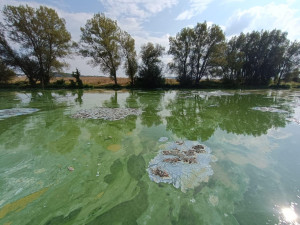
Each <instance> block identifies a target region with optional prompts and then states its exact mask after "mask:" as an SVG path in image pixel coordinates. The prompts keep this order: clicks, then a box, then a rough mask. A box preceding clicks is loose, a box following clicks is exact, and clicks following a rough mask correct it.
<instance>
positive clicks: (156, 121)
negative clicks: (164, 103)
mask: <svg viewBox="0 0 300 225" xmlns="http://www.w3.org/2000/svg"><path fill="white" fill-rule="evenodd" d="M136 95H137V98H138V102H139V105H140V108H141V109H142V110H143V113H142V115H141V120H142V125H145V126H147V127H151V126H158V125H160V124H161V123H162V118H161V116H160V115H159V112H160V111H161V100H162V98H163V96H164V92H162V91H149V92H137V93H136Z"/></svg>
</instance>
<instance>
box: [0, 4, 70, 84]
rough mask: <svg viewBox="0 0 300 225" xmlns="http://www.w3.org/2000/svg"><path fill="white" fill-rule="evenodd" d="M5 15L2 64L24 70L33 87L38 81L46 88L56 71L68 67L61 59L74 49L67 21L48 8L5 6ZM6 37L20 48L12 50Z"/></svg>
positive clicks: (1, 49) (0, 44)
mask: <svg viewBox="0 0 300 225" xmlns="http://www.w3.org/2000/svg"><path fill="white" fill-rule="evenodd" d="M3 15H4V21H5V24H4V25H5V28H6V29H5V30H6V31H5V32H4V31H3V30H2V32H0V33H1V35H0V51H2V53H3V54H1V55H2V56H1V57H2V60H3V61H4V62H8V63H9V64H10V65H11V66H14V67H17V68H19V69H21V70H22V71H23V72H24V73H25V74H26V76H27V77H28V79H29V82H30V83H31V84H32V85H34V84H35V83H36V82H37V81H40V82H41V83H42V85H43V86H45V85H47V84H49V81H50V78H51V76H52V75H53V71H54V70H59V69H61V68H62V67H63V66H65V63H63V62H62V61H60V59H61V58H63V57H65V56H66V55H68V54H69V53H70V50H71V47H72V43H71V35H70V33H69V32H68V31H67V30H66V26H65V20H64V19H61V18H59V16H58V15H57V13H56V11H55V10H54V9H51V8H47V7H45V6H40V7H39V8H38V9H34V8H31V7H29V6H27V5H26V6H22V5H20V6H5V7H4V9H3ZM5 33H6V34H7V35H5ZM5 36H7V37H8V38H9V42H12V43H17V44H18V45H19V46H20V48H19V49H18V50H15V49H13V48H12V47H11V46H10V45H9V44H8V42H7V41H6V37H5Z"/></svg>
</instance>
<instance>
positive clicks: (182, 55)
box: [168, 28, 195, 86]
mask: <svg viewBox="0 0 300 225" xmlns="http://www.w3.org/2000/svg"><path fill="white" fill-rule="evenodd" d="M194 35H195V33H194V30H193V29H192V28H183V29H182V30H181V31H180V32H179V33H177V34H176V37H170V38H169V44H170V48H169V51H168V53H169V54H171V55H172V56H173V62H171V63H169V67H170V69H171V70H172V71H173V72H175V73H176V74H177V79H178V81H179V82H180V84H181V85H183V86H188V85H191V84H192V79H193V78H192V73H191V66H192V65H191V59H190V56H191V53H192V48H193V40H194Z"/></svg>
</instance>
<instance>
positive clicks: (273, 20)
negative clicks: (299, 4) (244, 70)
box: [226, 3, 300, 40]
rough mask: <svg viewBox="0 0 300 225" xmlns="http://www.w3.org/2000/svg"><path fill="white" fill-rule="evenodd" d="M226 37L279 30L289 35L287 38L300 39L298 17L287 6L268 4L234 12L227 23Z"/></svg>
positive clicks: (290, 7) (299, 21) (299, 19)
mask: <svg viewBox="0 0 300 225" xmlns="http://www.w3.org/2000/svg"><path fill="white" fill-rule="evenodd" d="M226 27H227V28H226V34H227V35H237V34H239V33H240V32H251V31H253V30H262V29H264V30H272V29H280V30H282V31H287V32H288V33H289V38H290V39H292V40H294V39H300V17H299V16H297V10H296V9H295V8H293V6H291V5H289V4H275V3H270V4H267V5H265V6H256V7H252V8H249V9H247V10H239V11H237V12H235V13H234V14H233V15H232V16H231V18H230V19H229V20H228V22H227V26H226Z"/></svg>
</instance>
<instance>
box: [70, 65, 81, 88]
mask: <svg viewBox="0 0 300 225" xmlns="http://www.w3.org/2000/svg"><path fill="white" fill-rule="evenodd" d="M72 77H74V78H75V79H76V81H75V85H77V87H79V88H82V86H83V85H82V80H81V79H80V72H79V70H78V69H77V68H76V71H75V72H72ZM73 82H74V81H73Z"/></svg>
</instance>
